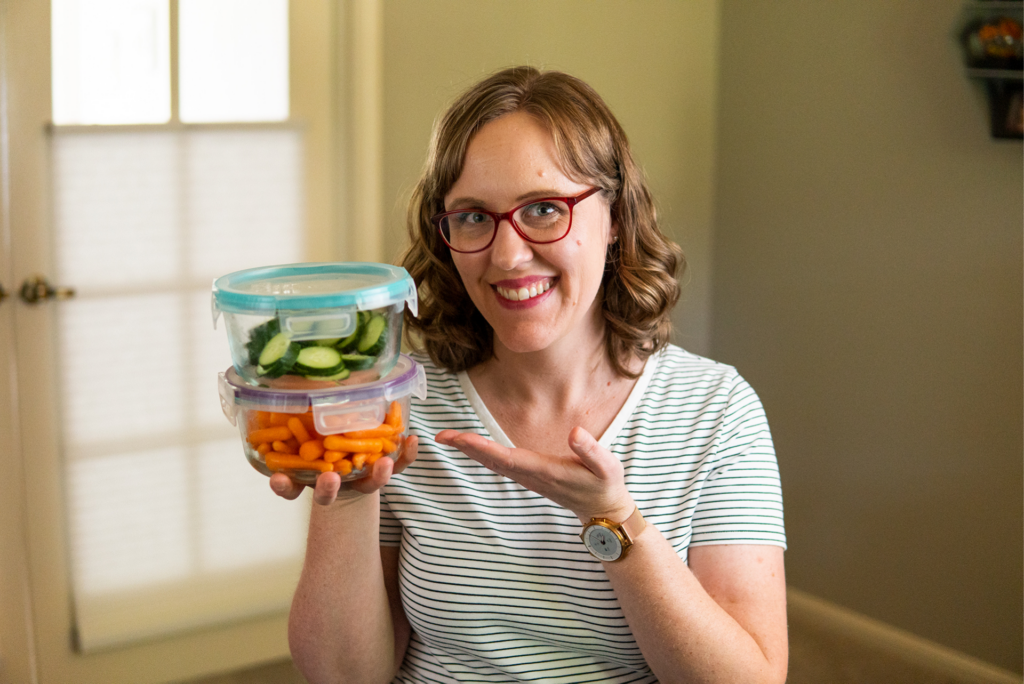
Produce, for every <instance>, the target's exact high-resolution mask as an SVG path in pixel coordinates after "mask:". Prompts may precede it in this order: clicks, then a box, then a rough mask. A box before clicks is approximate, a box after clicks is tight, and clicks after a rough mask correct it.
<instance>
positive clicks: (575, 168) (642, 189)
mask: <svg viewBox="0 0 1024 684" xmlns="http://www.w3.org/2000/svg"><path fill="white" fill-rule="evenodd" d="M513 112H526V113H528V114H530V115H531V116H534V117H536V119H537V120H538V121H539V122H541V123H542V124H543V125H545V126H546V127H547V129H548V130H549V131H550V132H551V135H552V137H553V139H554V143H555V148H556V151H557V154H558V158H559V161H560V162H561V164H562V168H563V172H564V173H565V174H566V175H567V176H569V177H570V178H572V179H573V180H574V181H576V182H579V183H590V184H592V185H595V186H597V187H600V188H601V189H602V191H603V194H604V196H605V197H606V198H607V199H608V201H609V205H610V206H611V214H612V220H613V221H614V222H615V223H616V224H617V225H618V238H619V239H618V240H617V241H616V242H614V243H612V244H611V245H609V247H608V255H607V260H606V262H605V272H604V278H603V281H602V294H599V295H598V296H599V297H601V298H602V301H601V308H602V312H603V315H604V320H605V345H606V349H607V351H608V356H609V359H610V361H611V363H612V366H613V367H614V368H615V370H616V372H617V373H619V374H620V375H623V376H625V377H637V375H638V373H634V372H631V371H630V370H629V369H630V367H631V365H632V364H631V361H632V360H633V359H634V358H635V359H641V360H643V359H646V358H647V357H648V356H650V355H651V354H653V353H654V352H655V351H657V350H658V349H661V348H662V347H664V346H665V345H666V344H668V341H669V335H670V333H671V321H670V319H669V315H670V313H671V311H672V307H673V306H674V305H675V303H676V300H677V299H678V298H679V283H678V281H677V280H676V271H677V270H681V269H682V268H683V267H685V262H684V261H683V255H682V251H681V250H680V249H679V246H678V245H676V244H675V243H674V242H672V241H671V240H669V239H668V238H667V237H665V235H664V234H662V232H661V231H660V230H659V229H658V223H657V216H656V212H655V208H654V202H653V201H652V199H651V194H650V192H649V191H648V189H647V183H646V180H645V178H644V175H643V171H642V170H641V169H640V167H639V166H638V165H637V164H636V163H635V162H634V161H633V156H632V154H631V153H630V150H629V142H628V140H627V138H626V134H625V132H623V130H622V127H621V126H620V125H619V122H618V121H616V119H615V117H614V116H613V115H612V113H611V110H609V109H608V106H607V105H606V104H605V102H604V100H602V99H601V97H600V96H599V95H598V94H597V93H596V92H595V91H594V89H593V88H591V87H590V86H589V85H587V84H586V83H584V82H583V81H581V80H579V79H578V78H575V77H573V76H569V75H568V74H564V73H561V72H558V71H546V72H541V71H538V70H537V69H535V68H533V67H512V68H509V69H505V70H503V71H500V72H498V73H495V74H494V75H492V76H490V77H488V78H486V79H484V80H483V81H481V82H480V83H478V84H477V85H475V86H473V87H472V88H470V89H469V90H467V91H466V92H464V93H463V94H462V95H461V96H459V97H458V98H457V99H456V100H455V102H454V103H453V104H452V105H451V106H450V107H449V108H448V110H447V111H446V112H445V113H444V114H443V115H442V116H441V117H440V118H439V119H438V120H437V121H436V122H435V124H434V131H433V135H432V136H431V142H430V150H429V153H428V155H427V161H426V166H425V169H424V172H423V175H422V177H421V178H420V180H419V182H418V183H417V185H416V187H415V189H414V190H413V194H412V199H411V201H410V203H409V213H408V230H409V237H410V241H411V244H410V246H409V248H408V249H407V250H406V252H405V254H404V255H403V256H402V265H403V266H404V267H405V268H406V270H407V271H408V272H409V274H410V275H411V276H412V278H413V280H414V281H415V282H416V284H417V286H418V288H419V317H418V318H416V317H413V316H412V315H411V314H410V313H409V312H408V311H406V313H405V322H406V333H407V335H406V340H407V342H408V343H409V345H410V347H412V348H413V349H415V350H417V351H426V353H427V354H428V355H429V356H430V358H431V360H432V361H433V362H434V363H435V364H436V365H438V366H440V367H442V368H446V369H448V370H450V371H462V370H467V369H469V368H472V367H473V366H475V365H477V364H478V363H481V362H483V361H486V360H488V359H489V358H491V357H492V356H493V354H494V337H493V336H494V332H493V330H492V329H491V326H490V324H488V323H487V321H486V320H484V317H483V316H482V315H481V314H480V312H479V311H478V310H477V308H476V306H475V305H474V304H473V301H472V300H471V299H470V297H469V294H468V293H467V292H466V288H465V286H464V285H463V283H462V279H461V278H460V277H459V273H458V271H457V270H456V269H455V265H454V263H453V262H452V257H451V252H450V251H449V250H448V247H447V246H446V245H445V244H444V242H443V241H442V240H441V237H440V235H439V234H438V231H437V228H436V227H435V226H434V225H433V224H432V223H431V221H430V217H431V216H433V215H435V214H438V213H440V212H442V211H444V197H445V195H446V194H448V192H449V190H450V189H451V188H452V186H453V185H454V184H455V182H456V181H457V180H458V178H459V176H460V175H461V174H462V167H463V164H464V160H465V156H466V148H467V147H468V146H469V142H470V140H471V139H472V138H473V136H474V135H475V134H476V132H477V131H479V130H480V128H482V127H483V126H484V125H485V124H487V123H488V122H490V121H493V120H495V119H497V118H498V117H501V116H504V115H506V114H511V113H513Z"/></svg>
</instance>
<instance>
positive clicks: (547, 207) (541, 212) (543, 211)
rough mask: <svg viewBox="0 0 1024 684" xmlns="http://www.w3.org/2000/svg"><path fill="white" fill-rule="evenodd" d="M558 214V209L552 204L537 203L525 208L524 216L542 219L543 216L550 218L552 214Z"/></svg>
mask: <svg viewBox="0 0 1024 684" xmlns="http://www.w3.org/2000/svg"><path fill="white" fill-rule="evenodd" d="M557 213H558V207H557V206H555V204H554V203H553V202H537V203H536V204H531V205H530V206H528V207H526V214H527V215H528V216H536V217H538V218H543V217H545V216H551V215H552V214H557Z"/></svg>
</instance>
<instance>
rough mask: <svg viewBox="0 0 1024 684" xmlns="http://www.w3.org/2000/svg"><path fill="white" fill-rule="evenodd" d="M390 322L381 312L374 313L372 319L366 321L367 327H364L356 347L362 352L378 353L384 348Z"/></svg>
mask: <svg viewBox="0 0 1024 684" xmlns="http://www.w3.org/2000/svg"><path fill="white" fill-rule="evenodd" d="M387 328H388V322H387V320H385V318H384V317H383V316H381V315H380V314H373V315H372V316H371V317H370V320H368V321H367V322H366V328H364V329H363V334H362V336H360V338H359V344H358V345H356V349H358V350H359V353H360V354H370V355H376V354H379V353H380V352H382V351H383V350H384V342H385V339H386V335H385V334H384V333H385V331H387Z"/></svg>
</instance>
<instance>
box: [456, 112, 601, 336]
mask: <svg viewBox="0 0 1024 684" xmlns="http://www.w3.org/2000/svg"><path fill="white" fill-rule="evenodd" d="M591 187H592V186H590V185H586V184H581V183H578V182H576V181H573V180H571V179H570V178H569V177H568V176H566V175H565V173H563V172H562V168H561V165H560V164H559V161H558V156H557V154H556V152H555V144H554V140H553V139H552V137H551V135H550V134H549V133H548V131H547V129H546V128H545V127H544V126H543V125H542V124H540V123H539V122H538V121H537V120H536V119H534V118H533V117H531V116H530V115H528V114H525V113H522V112H516V113H513V114H507V115H505V116H503V117H501V118H499V119H496V120H494V121H492V122H490V123H488V124H486V125H485V126H483V127H482V128H481V129H480V131H479V132H477V134H476V135H475V136H474V137H473V139H472V140H471V141H470V143H469V147H468V149H467V151H466V159H465V164H464V166H463V169H462V175H461V176H459V179H458V180H457V181H456V182H455V185H453V186H452V188H451V190H450V191H449V192H448V194H447V195H446V196H445V198H444V201H445V210H446V211H452V210H454V209H486V210H488V211H493V212H506V211H509V210H510V209H512V208H513V207H516V206H518V205H520V204H522V203H524V202H527V201H529V200H531V199H540V198H543V197H575V196H577V195H579V194H581V193H583V192H584V191H586V190H588V189H590V188H591ZM615 230H616V228H615V226H614V225H613V224H612V220H611V211H610V209H609V206H608V203H607V201H606V200H605V199H604V197H603V196H602V195H601V194H600V193H599V194H596V195H593V196H591V197H589V198H587V199H586V200H584V201H582V202H580V203H579V204H577V205H576V206H575V207H574V208H573V215H572V229H571V230H570V231H569V234H568V235H567V236H566V237H565V238H564V239H562V240H559V241H558V242H553V243H549V244H535V243H531V242H528V241H526V240H524V239H523V238H522V237H521V236H520V235H519V234H518V233H517V232H516V231H515V229H514V228H513V227H512V226H511V225H510V224H509V223H508V221H507V220H506V221H502V222H501V224H500V225H499V226H498V233H497V235H496V236H495V238H494V242H493V243H492V244H491V246H490V247H488V248H487V249H485V250H484V251H482V252H477V253H475V254H463V253H458V252H452V259H453V261H454V262H455V267H456V268H457V269H458V271H459V275H460V276H461V277H462V282H463V283H464V284H465V286H466V290H467V291H468V292H469V296H470V298H471V299H472V300H473V303H474V304H476V306H477V308H478V309H479V310H480V313H482V314H483V316H484V318H485V319H486V320H487V322H488V323H490V325H491V327H492V328H493V329H494V333H495V338H496V339H495V345H496V346H500V347H504V348H507V349H508V350H510V351H513V352H535V351H540V350H544V349H548V348H551V347H552V346H553V345H561V346H564V347H565V348H566V349H567V350H579V351H584V350H585V349H587V348H588V346H587V345H590V344H593V343H594V342H598V343H600V341H601V340H602V339H603V335H604V329H603V319H602V317H601V314H600V310H599V304H598V303H597V294H598V291H599V290H600V286H601V280H602V276H603V274H604V265H605V257H606V254H607V248H608V245H609V244H610V243H611V241H612V239H613V236H614V234H615Z"/></svg>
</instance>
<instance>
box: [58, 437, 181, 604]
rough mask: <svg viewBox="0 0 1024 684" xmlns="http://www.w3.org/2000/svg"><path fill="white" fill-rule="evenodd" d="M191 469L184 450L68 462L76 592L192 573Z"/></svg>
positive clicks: (105, 589)
mask: <svg viewBox="0 0 1024 684" xmlns="http://www.w3.org/2000/svg"><path fill="white" fill-rule="evenodd" d="M191 470H192V469H191V468H189V463H188V459H187V458H186V450H185V449H184V448H183V447H165V448H163V449H153V450H146V451H140V452H134V453H125V454H116V455H111V456H102V457H99V458H89V459H84V460H81V461H75V462H72V463H70V464H69V466H68V487H69V490H70V491H69V492H68V494H69V508H70V511H69V513H70V516H69V517H70V521H71V544H72V558H73V560H74V568H75V589H76V591H79V592H82V593H83V594H99V593H106V592H111V591H113V592H118V591H125V590H127V589H130V588H133V587H138V586H142V585H147V584H157V583H161V582H166V581H168V580H170V579H173V578H177V577H184V576H185V575H187V574H188V573H189V572H190V571H191V569H192V565H193V563H194V556H193V553H192V544H191V543H190V541H189V531H190V525H189V516H190V513H189V509H188V505H189V497H188V486H189V483H190V482H189V480H190V477H189V473H190V471H191Z"/></svg>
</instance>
